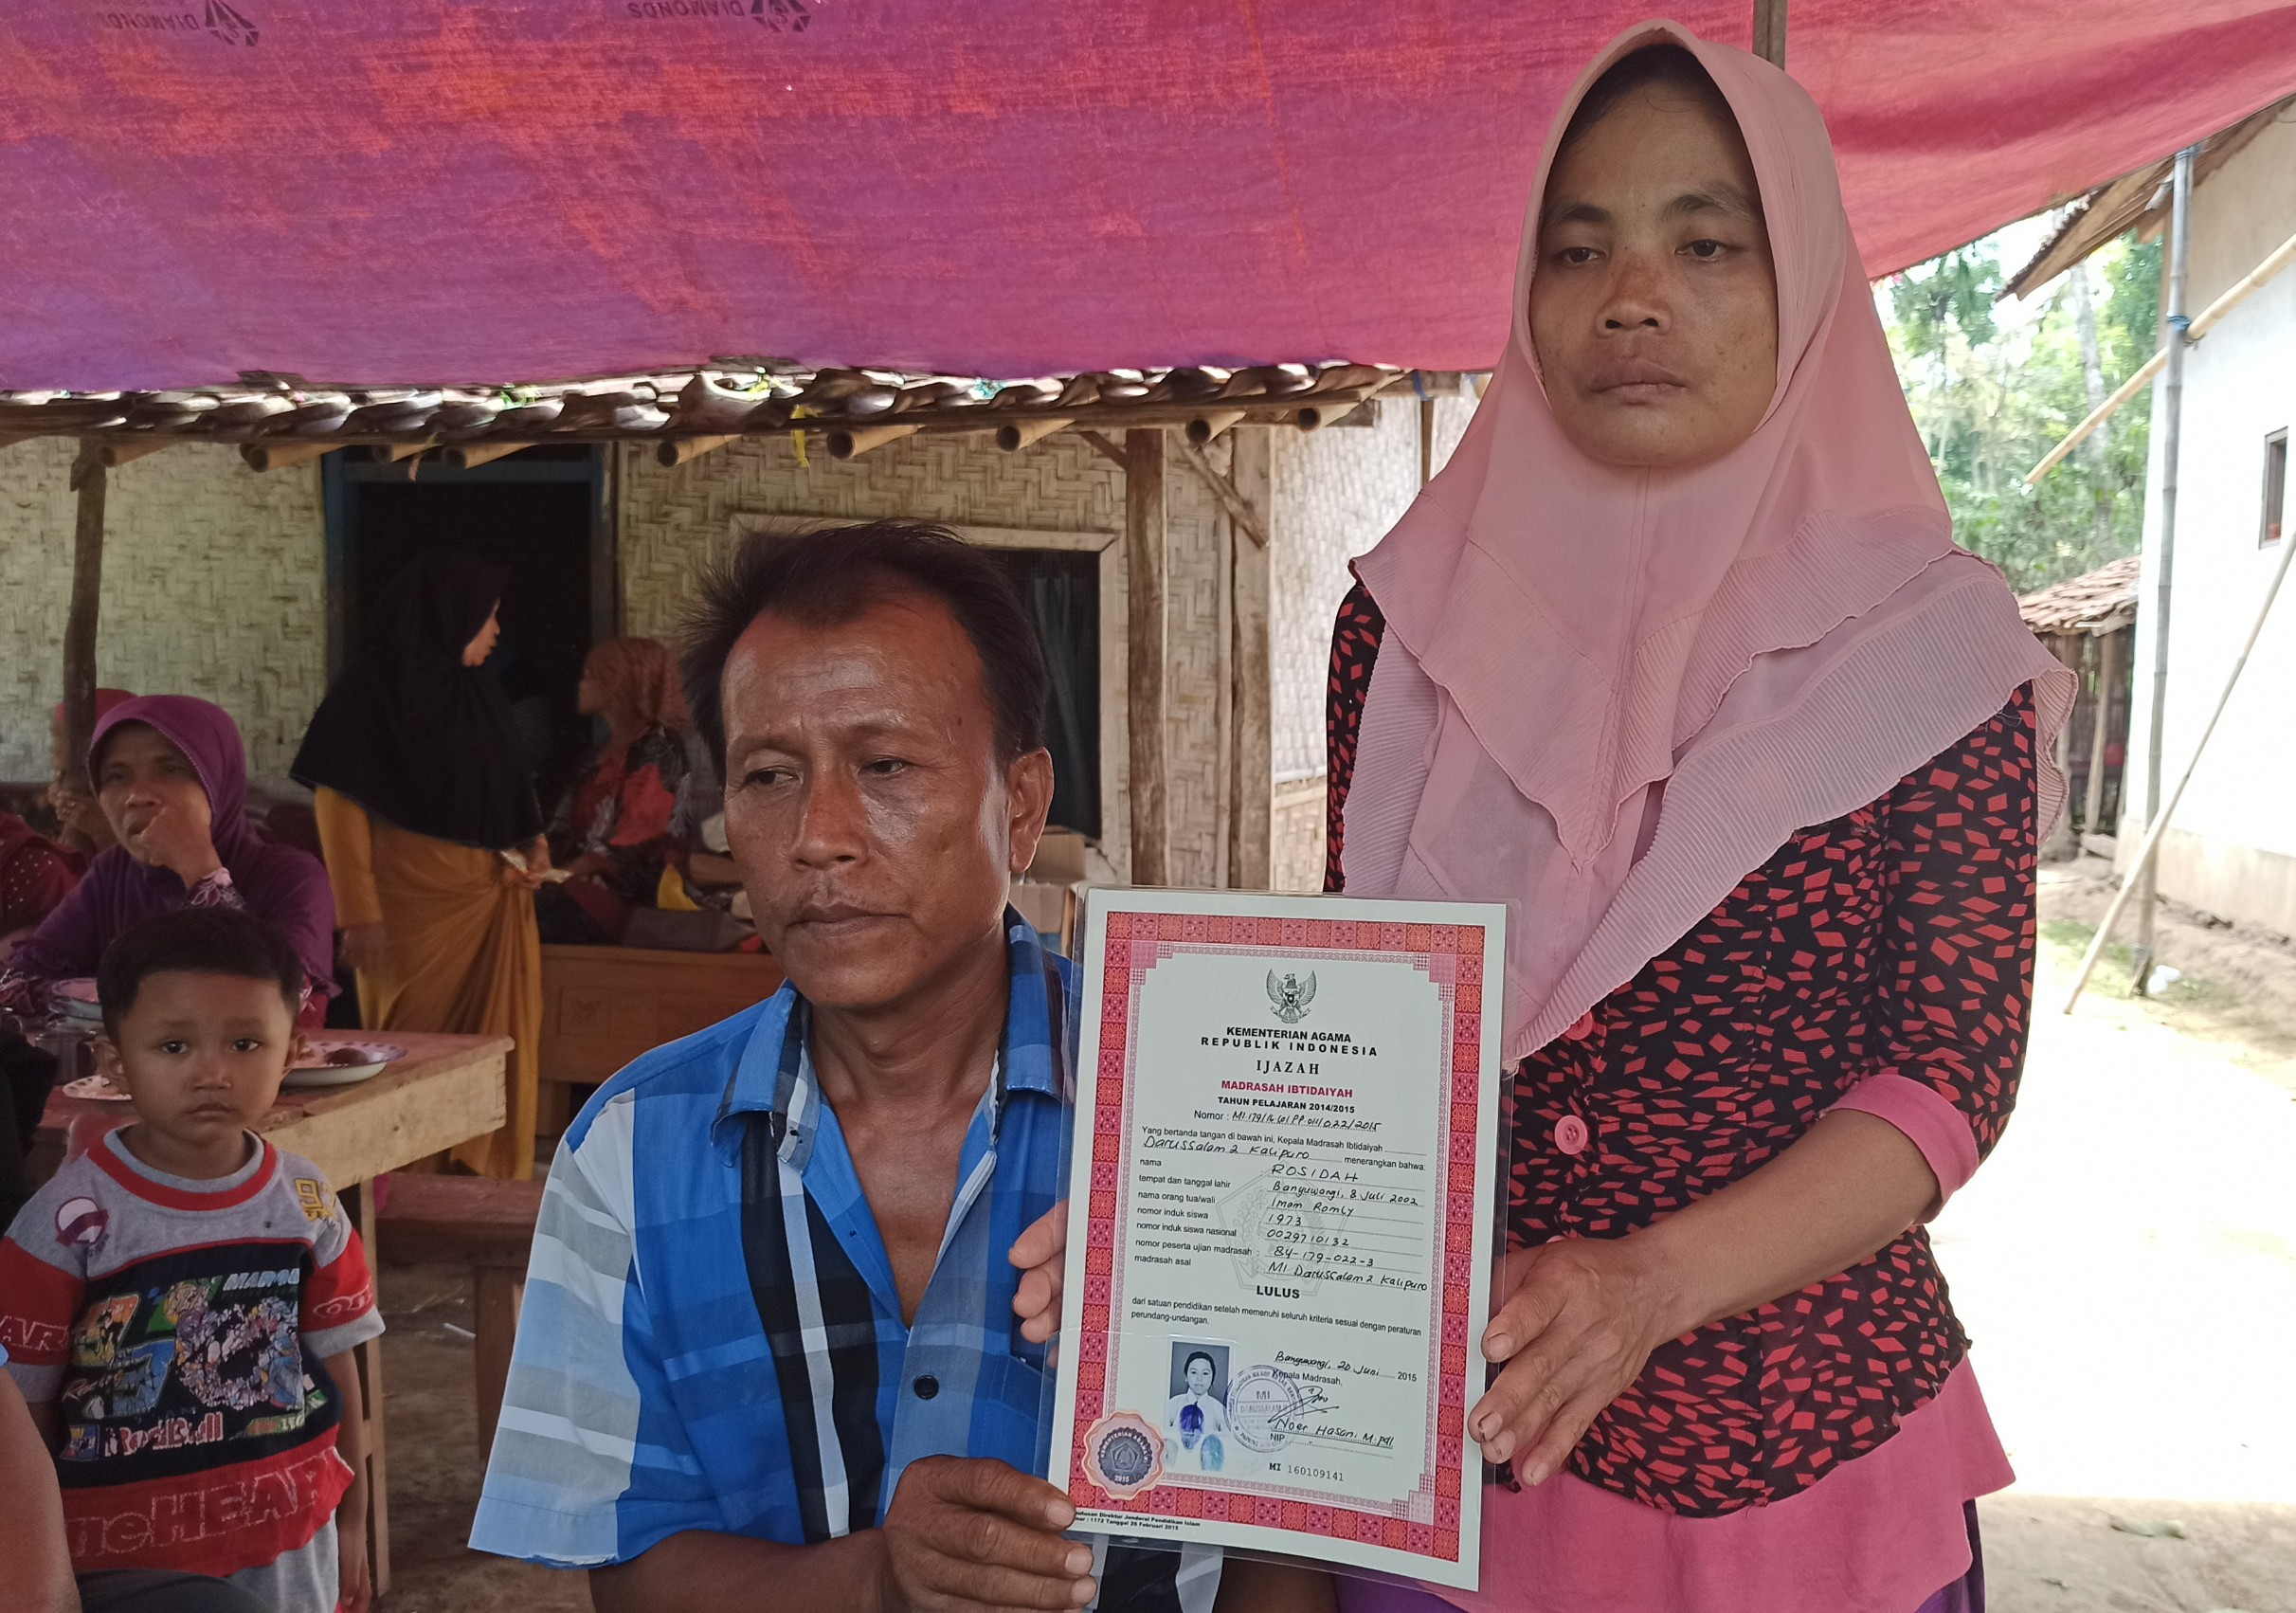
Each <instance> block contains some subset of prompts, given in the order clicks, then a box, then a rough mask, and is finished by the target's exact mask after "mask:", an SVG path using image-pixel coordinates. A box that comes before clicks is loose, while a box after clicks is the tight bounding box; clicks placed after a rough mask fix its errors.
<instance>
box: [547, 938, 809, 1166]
mask: <svg viewBox="0 0 2296 1613" xmlns="http://www.w3.org/2000/svg"><path fill="white" fill-rule="evenodd" d="M781 983H782V970H781V965H780V964H778V963H776V962H774V960H773V959H772V958H771V957H769V956H768V955H767V954H766V953H763V952H674V951H662V950H659V949H656V948H651V947H569V946H546V947H544V948H543V949H542V1057H541V1060H540V1062H541V1079H542V1091H541V1102H540V1105H539V1115H538V1117H537V1119H536V1121H535V1126H534V1130H535V1132H536V1133H537V1134H538V1135H540V1136H544V1137H554V1136H557V1135H559V1134H561V1133H564V1132H565V1130H566V1125H567V1121H568V1119H569V1117H570V1114H569V1112H570V1110H571V1109H572V1104H571V1103H570V1102H569V1097H570V1094H569V1090H568V1089H569V1088H570V1087H575V1086H596V1085H598V1084H599V1083H600V1082H602V1081H606V1080H610V1079H611V1078H613V1076H614V1073H615V1072H616V1071H617V1070H619V1069H621V1068H622V1066H623V1065H624V1064H626V1063H628V1062H629V1061H630V1060H633V1059H635V1058H637V1057H638V1056H639V1055H640V1054H641V1053H647V1052H651V1051H652V1050H653V1049H655V1048H657V1047H660V1045H661V1044H662V1043H663V1042H676V1041H677V1040H678V1038H679V1037H681V1036H691V1035H693V1034H694V1032H696V1031H697V1030H702V1029H706V1028H707V1027H709V1026H711V1025H714V1024H716V1023H717V1022H718V1021H719V1020H722V1019H728V1018H731V1017H732V1015H734V1014H738V1013H740V1012H741V1011H742V1009H744V1008H746V1007H749V1006H750V1005H751V1004H753V1003H762V1002H764V1001H765V1000H766V999H767V998H768V997H770V996H772V995H773V993H774V992H776V991H778V990H780V989H781Z"/></svg>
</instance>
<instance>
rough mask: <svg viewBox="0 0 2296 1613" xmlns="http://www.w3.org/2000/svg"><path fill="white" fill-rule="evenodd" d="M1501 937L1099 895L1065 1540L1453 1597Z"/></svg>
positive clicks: (1066, 1359) (1250, 907) (1054, 1462)
mask: <svg viewBox="0 0 2296 1613" xmlns="http://www.w3.org/2000/svg"><path fill="white" fill-rule="evenodd" d="M1506 918H1507V915H1506V911H1505V909H1504V908H1503V907H1500V906H1496V905H1482V904H1467V903H1432V902H1388V901H1367V900H1362V899H1356V898H1348V897H1267V896H1256V895H1246V894H1241V893H1209V892H1172V891H1137V890H1126V891H1109V892H1100V891H1095V892H1094V893H1092V895H1091V897H1090V898H1089V899H1088V904H1087V916H1086V923H1085V927H1084V935H1083V945H1082V948H1081V951H1082V953H1083V959H1082V961H1083V970H1084V1006H1083V1018H1082V1038H1081V1041H1082V1050H1081V1054H1080V1057H1079V1060H1078V1066H1077V1117H1076V1145H1075V1153H1074V1157H1073V1160H1072V1166H1071V1170H1070V1174H1069V1201H1068V1213H1069V1228H1068V1249H1067V1270H1066V1278H1065V1284H1064V1293H1063V1314H1062V1328H1061V1340H1060V1351H1059V1363H1058V1376H1057V1387H1056V1391H1055V1392H1056V1402H1055V1406H1054V1418H1053V1438H1052V1448H1051V1451H1050V1453H1049V1461H1048V1466H1047V1473H1048V1476H1049V1477H1050V1478H1051V1481H1052V1482H1053V1483H1055V1484H1058V1485H1060V1486H1062V1487H1063V1488H1064V1489H1065V1490H1067V1492H1068V1494H1069V1495H1070V1496H1071V1498H1072V1499H1073V1500H1075V1502H1076V1506H1077V1509H1078V1518H1077V1525H1076V1527H1077V1529H1078V1530H1079V1531H1087V1532H1093V1533H1100V1534H1106V1535H1109V1536H1112V1537H1113V1538H1116V1539H1120V1540H1123V1541H1127V1542H1134V1543H1141V1544H1149V1543H1167V1544H1175V1545H1178V1544H1191V1545H1204V1546H1220V1547H1223V1548H1227V1549H1230V1550H1239V1551H1242V1552H1245V1553H1247V1554H1251V1555H1259V1554H1262V1553H1274V1554H1277V1555H1284V1556H1293V1557H1301V1558H1309V1559H1312V1560H1314V1561H1315V1562H1317V1563H1318V1564H1319V1565H1321V1566H1324V1567H1327V1568H1345V1569H1349V1570H1354V1571H1370V1572H1379V1573H1390V1574H1398V1575H1402V1576H1406V1577H1409V1578H1412V1579H1419V1580H1426V1581H1430V1582H1432V1583H1437V1584H1441V1585H1447V1586H1462V1587H1473V1586H1474V1585H1475V1583H1476V1577H1477V1576H1476V1558H1477V1554H1478V1550H1479V1545H1480V1529H1481V1478H1482V1468H1481V1459H1480V1454H1479V1452H1478V1451H1477V1449H1476V1447H1475V1446H1474V1444H1473V1441H1471V1440H1469V1439H1468V1438H1467V1437H1466V1430H1465V1416H1466V1411H1467V1408H1468V1407H1469V1406H1470V1405H1473V1402H1474V1401H1475V1400H1476V1399H1478V1398H1479V1397H1480V1395H1481V1393H1482V1390H1483V1386H1484V1383H1485V1378H1486V1374H1485V1368H1484V1363H1483V1360H1482V1356H1481V1352H1480V1350H1479V1349H1478V1348H1477V1345H1478V1340H1479V1336H1480V1334H1481V1332H1482V1328H1483V1325H1484V1322H1485V1320H1486V1318H1487V1315H1488V1312H1489V1307H1490V1277H1491V1247H1492V1240H1493V1232H1494V1228H1493V1224H1492V1218H1491V1205H1492V1203H1493V1200H1494V1198H1495V1195H1496V1191H1497V1185H1498V1183H1499V1182H1500V1181H1501V1180H1503V1177H1502V1176H1501V1175H1500V1174H1499V1170H1498V1164H1499V1161H1498V1153H1497V1148H1498V1096H1499V1082H1498V1071H1497V1052H1498V1032H1499V1026H1498V1006H1499V1000H1500V995H1501V988H1500V981H1501V979H1502V964H1503V961H1504V950H1505V944H1506V928H1507V926H1506Z"/></svg>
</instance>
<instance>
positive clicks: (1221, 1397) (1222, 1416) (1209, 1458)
mask: <svg viewBox="0 0 2296 1613" xmlns="http://www.w3.org/2000/svg"><path fill="white" fill-rule="evenodd" d="M1230 1348H1231V1347H1230V1346H1228V1345H1225V1344H1217V1343H1213V1342H1211V1341H1209V1340H1196V1339H1174V1340H1173V1341H1172V1375H1171V1391H1170V1396H1169V1398H1167V1399H1166V1401H1165V1403H1164V1461H1165V1466H1166V1468H1167V1469H1168V1470H1169V1471H1171V1472H1173V1473H1218V1472H1220V1470H1221V1469H1223V1468H1225V1467H1226V1466H1227V1462H1228V1445H1229V1442H1230V1441H1231V1440H1232V1438H1233V1436H1232V1435H1231V1434H1230V1432H1229V1429H1228V1350H1229V1349H1230Z"/></svg>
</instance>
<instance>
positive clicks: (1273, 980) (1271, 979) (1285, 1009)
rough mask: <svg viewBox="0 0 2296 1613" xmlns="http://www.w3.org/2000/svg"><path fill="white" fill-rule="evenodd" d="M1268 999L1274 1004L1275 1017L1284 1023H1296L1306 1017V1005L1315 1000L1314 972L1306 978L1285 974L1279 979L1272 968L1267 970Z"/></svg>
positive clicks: (1310, 972) (1310, 971)
mask: <svg viewBox="0 0 2296 1613" xmlns="http://www.w3.org/2000/svg"><path fill="white" fill-rule="evenodd" d="M1268 1001H1269V1002H1270V1003H1273V1004H1274V1005H1275V1017H1276V1018H1277V1019H1279V1020H1281V1021H1283V1022H1284V1024H1299V1022H1300V1021H1302V1020H1304V1019H1306V1018H1307V1017H1308V1005H1309V1004H1310V1003H1312V1002H1314V1001H1315V972H1314V970H1309V972H1308V978H1307V979H1305V980H1302V979H1300V977H1299V976H1298V975H1296V974H1286V975H1284V976H1283V977H1282V978H1281V979H1278V978H1277V977H1276V974H1275V970H1268Z"/></svg>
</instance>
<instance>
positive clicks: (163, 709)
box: [0, 695, 334, 1026]
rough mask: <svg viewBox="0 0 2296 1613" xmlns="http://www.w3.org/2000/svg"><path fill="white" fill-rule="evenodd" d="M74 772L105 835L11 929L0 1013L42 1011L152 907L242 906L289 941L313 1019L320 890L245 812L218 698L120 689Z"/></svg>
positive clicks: (323, 879) (302, 865)
mask: <svg viewBox="0 0 2296 1613" xmlns="http://www.w3.org/2000/svg"><path fill="white" fill-rule="evenodd" d="M88 776H89V777H90V778H91V779H92V780H93V781H94V782H95V787H96V801H97V804H98V805H99V806H100V807H101V808H102V811H103V818H104V823H105V825H106V826H107V827H108V828H109V830H110V832H111V834H112V835H113V836H114V837H115V839H116V840H117V841H118V844H116V845H114V846H113V847H112V848H111V849H110V850H108V851H104V852H101V853H99V854H98V856H97V857H96V858H95V860H94V861H91V862H90V863H89V864H88V871H87V875H86V877H85V878H84V879H81V881H80V883H79V885H78V886H77V888H75V889H74V890H73V891H72V892H71V894H70V895H69V896H67V897H64V898H63V901H62V902H61V903H60V904H59V905H58V906H57V907H56V909H55V911H54V912H52V913H50V914H49V915H47V917H46V918H45V919H44V920H43V921H42V922H41V924H40V927H39V928H38V929H37V930H35V931H33V932H32V933H31V934H29V935H28V936H26V937H25V938H24V939H23V940H21V941H20V942H19V943H18V944H17V946H16V949H15V951H14V952H13V954H12V955H11V956H10V957H9V963H8V968H7V970H5V972H0V1010H5V1011H7V1012H9V1013H13V1014H15V1015H16V1016H17V1017H18V1018H19V1019H22V1020H24V1021H26V1022H27V1024H37V1023H40V1022H43V1021H45V1019H46V1016H47V1000H46V999H47V988H49V987H50V986H52V985H54V984H55V983H56V982H58V981H63V980H72V979H83V978H87V977H90V976H92V975H94V974H95V972H96V963H97V960H98V959H99V958H100V957H101V956H102V955H103V949H104V948H105V947H106V946H108V945H110V944H111V940H112V937H113V936H115V935H117V934H118V933H120V932H121V931H123V930H125V929H127V928H128V927H129V926H130V925H132V924H134V923H136V921H137V920H138V919H142V918H146V917H149V916H150V915H153V914H155V913H164V912H166V911H167V910H169V909H170V908H175V907H183V906H187V905H189V906H192V907H203V906H224V907H244V908H245V909H246V910H247V911H248V912H250V913H252V914H254V915H256V916H257V917H258V918H261V919H262V920H263V921H264V922H265V923H267V924H269V925H271V926H272V927H273V928H274V929H276V930H278V931H279V932H280V933H281V934H283V935H285V936H286V937H287V939H288V940H289V941H290V942H291V943H292V944H293V945H294V947H295V951H296V955H297V956H298V957H300V958H301V959H302V960H303V970H304V972H305V974H306V975H308V976H309V981H310V987H311V994H310V996H309V997H308V998H307V999H306V1000H305V1002H304V1005H303V1013H302V1018H301V1021H300V1023H301V1024H304V1025H306V1026H316V1025H318V1024H323V1023H325V1019H326V1013H327V999H328V998H329V997H331V996H333V995H334V897H333V896H332V895H331V894H330V893H329V891H328V888H327V871H326V870H325V869H324V868H322V867H320V866H319V863H318V860H317V859H316V858H315V857H312V856H311V855H310V854H308V853H307V852H301V851H297V850H295V849H294V848H293V847H292V846H284V845H275V844H273V843H271V842H270V841H267V840H265V839H264V838H263V837H262V835H260V834H258V833H257V832H256V830H255V829H254V828H253V826H252V825H249V824H248V822H247V750H246V746H245V744H244V742H243V741H242V740H241V738H240V734H239V725H238V724H237V723H235V722H233V721H232V720H231V716H230V714H229V713H227V712H226V711H225V710H224V709H223V708H222V707H221V706H217V705H211V704H209V703H208V701H206V700H198V699H193V698H190V696H188V695H145V696H142V697H140V698H135V699H128V700H122V701H120V702H119V703H118V705H116V706H114V707H113V708H112V709H111V710H110V711H109V712H107V713H106V714H105V715H104V716H102V717H101V718H100V719H99V720H98V722H97V724H96V733H95V735H94V737H93V738H92V739H91V740H90V741H89V744H88Z"/></svg>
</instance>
